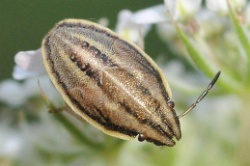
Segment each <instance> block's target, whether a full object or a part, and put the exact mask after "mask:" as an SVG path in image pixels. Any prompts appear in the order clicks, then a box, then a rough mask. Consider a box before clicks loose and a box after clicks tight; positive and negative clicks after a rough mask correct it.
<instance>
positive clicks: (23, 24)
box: [0, 0, 167, 81]
mask: <svg viewBox="0 0 250 166" xmlns="http://www.w3.org/2000/svg"><path fill="white" fill-rule="evenodd" d="M160 3H163V1H162V0H71V1H68V0H53V1H50V0H42V1H41V0H22V1H15V0H1V1H0V20H1V23H0V81H1V80H3V79H6V78H10V77H12V75H11V74H12V69H13V66H14V55H15V54H16V53H17V52H18V51H26V50H36V49H37V48H39V47H40V44H41V40H42V38H43V37H44V36H45V34H46V33H47V32H48V31H49V30H50V29H51V28H52V27H53V26H54V24H55V23H57V22H58V21H60V20H62V19H65V18H82V19H88V20H92V21H95V22H96V21H98V20H99V19H100V18H102V17H106V18H107V19H108V20H109V28H111V29H114V28H115V25H116V22H117V15H118V13H119V11H121V10H122V9H129V10H131V11H133V12H134V11H137V10H139V9H143V8H146V7H149V6H152V5H155V4H160ZM152 41H153V42H152ZM145 48H146V52H147V53H148V54H149V55H151V56H152V55H159V54H160V53H163V52H164V53H166V52H167V48H166V46H164V44H163V43H162V42H161V41H160V40H159V37H158V36H157V35H156V34H155V31H154V30H153V31H150V34H149V35H147V37H146V41H145Z"/></svg>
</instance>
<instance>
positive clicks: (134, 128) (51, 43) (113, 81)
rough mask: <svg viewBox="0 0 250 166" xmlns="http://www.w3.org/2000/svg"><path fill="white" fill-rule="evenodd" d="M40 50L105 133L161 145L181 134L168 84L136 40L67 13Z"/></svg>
mask: <svg viewBox="0 0 250 166" xmlns="http://www.w3.org/2000/svg"><path fill="white" fill-rule="evenodd" d="M42 54H43V61H44V65H45V68H46V70H47V72H48V74H49V77H50V79H51V80H52V82H53V84H54V85H55V87H56V88H57V90H58V91H59V92H60V94H61V95H62V97H63V99H64V100H65V102H66V103H67V105H68V106H69V107H70V108H71V109H72V112H73V113H74V114H76V115H77V116H79V117H80V118H82V119H84V120H86V121H88V122H89V123H91V124H92V125H93V126H95V127H96V128H98V129H100V130H102V131H103V132H104V133H106V134H109V135H112V136H114V137H118V138H121V139H125V140H130V139H133V138H135V137H136V136H138V140H139V141H144V140H146V141H148V142H153V143H154V144H156V145H161V146H173V145H175V141H174V139H177V140H179V139H180V138H181V131H180V123H179V117H178V116H177V115H176V113H175V110H174V103H173V102H172V101H170V98H171V91H170V88H169V85H168V83H167V81H166V79H165V77H164V76H163V74H162V72H161V70H160V69H159V68H158V67H157V65H156V64H155V63H154V61H153V60H152V59H151V58H150V57H149V56H148V55H147V54H145V53H144V52H143V51H142V50H141V49H140V48H139V47H137V46H136V45H135V44H133V43H131V42H128V41H126V40H125V39H123V38H121V37H119V36H118V35H117V34H116V33H114V32H112V31H111V30H109V29H107V28H105V27H102V26H100V25H98V24H95V23H93V22H89V21H86V20H78V19H66V20H63V21H61V22H59V23H58V24H56V26H55V27H54V28H53V29H52V30H51V31H50V32H49V33H48V34H47V35H46V36H45V38H44V39H43V42H42ZM218 77H219V74H217V77H216V78H214V80H213V81H212V82H211V83H210V87H208V88H207V90H206V91H205V93H203V95H201V96H200V97H199V98H200V99H199V101H200V100H201V99H203V98H204V97H205V95H206V94H207V93H208V91H209V90H210V89H211V88H212V86H213V84H214V83H215V82H216V80H217V78H218ZM211 84H212V85H211ZM199 101H198V100H197V101H196V102H195V103H194V104H193V106H192V108H191V109H193V108H194V107H195V105H196V104H197V103H198V102H199ZM191 109H190V110H191ZM190 110H189V111H190Z"/></svg>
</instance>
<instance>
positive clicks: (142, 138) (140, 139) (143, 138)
mask: <svg viewBox="0 0 250 166" xmlns="http://www.w3.org/2000/svg"><path fill="white" fill-rule="evenodd" d="M145 140H146V137H145V135H144V134H139V136H138V141H140V142H143V141H145Z"/></svg>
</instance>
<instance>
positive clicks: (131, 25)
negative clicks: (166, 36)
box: [116, 10, 150, 43]
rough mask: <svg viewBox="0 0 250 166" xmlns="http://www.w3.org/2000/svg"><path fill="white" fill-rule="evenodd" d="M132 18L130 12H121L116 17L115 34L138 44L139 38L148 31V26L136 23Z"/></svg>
mask: <svg viewBox="0 0 250 166" xmlns="http://www.w3.org/2000/svg"><path fill="white" fill-rule="evenodd" d="M133 16H134V15H133V13H132V12H131V11H129V10H122V11H121V12H120V13H119V15H118V22H117V25H116V32H117V33H118V34H119V35H121V36H122V37H125V38H126V39H128V40H131V41H133V42H135V43H139V41H140V40H141V37H144V36H145V35H146V34H147V33H148V31H149V30H150V25H149V24H143V25H141V24H138V23H136V22H135V20H134V17H133Z"/></svg>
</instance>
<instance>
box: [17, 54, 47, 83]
mask: <svg viewBox="0 0 250 166" xmlns="http://www.w3.org/2000/svg"><path fill="white" fill-rule="evenodd" d="M15 62H16V66H15V68H14V72H13V77H14V78H15V79H17V80H20V79H26V78H31V77H34V76H38V75H40V74H42V73H44V72H45V69H44V66H43V60H42V53H41V49H38V50H35V51H20V52H18V53H17V54H16V56H15Z"/></svg>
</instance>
